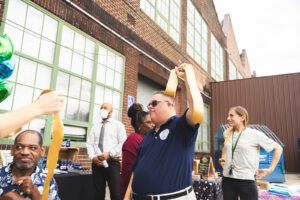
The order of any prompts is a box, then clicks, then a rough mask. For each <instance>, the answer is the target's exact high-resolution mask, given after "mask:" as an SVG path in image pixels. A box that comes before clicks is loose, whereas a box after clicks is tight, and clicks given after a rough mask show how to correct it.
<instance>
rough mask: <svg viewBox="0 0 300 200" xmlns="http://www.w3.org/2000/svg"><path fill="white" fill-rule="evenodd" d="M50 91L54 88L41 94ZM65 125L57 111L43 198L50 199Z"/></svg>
mask: <svg viewBox="0 0 300 200" xmlns="http://www.w3.org/2000/svg"><path fill="white" fill-rule="evenodd" d="M48 92H52V90H44V91H42V93H41V94H40V96H41V95H43V94H46V93H48ZM40 96H39V97H40ZM39 97H38V99H39ZM38 99H37V100H38ZM63 127H64V126H63V123H62V121H61V120H60V117H59V113H55V114H54V116H53V122H52V130H53V133H52V143H51V145H50V148H49V152H48V156H47V168H48V173H47V176H46V178H45V182H44V190H43V195H42V200H48V196H49V190H50V181H51V179H52V177H53V174H54V169H55V168H56V163H57V160H58V154H59V150H60V148H61V143H62V141H63V137H64V135H63Z"/></svg>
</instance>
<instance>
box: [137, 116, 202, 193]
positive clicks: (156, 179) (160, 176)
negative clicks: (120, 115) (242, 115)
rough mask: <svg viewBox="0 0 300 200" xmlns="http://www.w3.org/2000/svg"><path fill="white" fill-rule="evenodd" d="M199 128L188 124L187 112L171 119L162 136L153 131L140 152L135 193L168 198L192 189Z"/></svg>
mask: <svg viewBox="0 0 300 200" xmlns="http://www.w3.org/2000/svg"><path fill="white" fill-rule="evenodd" d="M198 127H199V124H197V125H196V126H195V127H192V126H190V125H189V124H188V123H187V121H186V112H185V113H184V115H182V116H180V117H179V116H173V117H171V118H170V119H169V120H168V121H167V122H166V123H165V124H163V125H162V126H161V127H160V129H159V130H158V132H155V129H152V130H150V132H149V134H147V135H146V136H145V138H144V139H143V141H142V142H141V144H140V145H139V148H138V149H137V156H136V159H135V162H134V165H133V167H132V170H133V172H134V177H133V181H132V190H133V192H135V193H137V194H153V195H154V194H164V193H170V192H175V191H178V190H181V189H184V188H186V187H188V186H190V185H192V171H193V160H194V150H195V141H196V137H197V133H198V131H197V130H198Z"/></svg>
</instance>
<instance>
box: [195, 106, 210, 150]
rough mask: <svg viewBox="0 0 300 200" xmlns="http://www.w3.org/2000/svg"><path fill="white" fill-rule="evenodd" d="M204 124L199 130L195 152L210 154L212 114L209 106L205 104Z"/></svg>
mask: <svg viewBox="0 0 300 200" xmlns="http://www.w3.org/2000/svg"><path fill="white" fill-rule="evenodd" d="M203 115H204V116H203V123H202V124H201V126H200V128H199V129H198V136H197V139H196V145H195V152H209V148H210V146H209V145H210V142H209V141H210V136H209V127H210V112H209V105H207V104H204V113H203Z"/></svg>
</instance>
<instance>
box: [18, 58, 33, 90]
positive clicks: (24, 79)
mask: <svg viewBox="0 0 300 200" xmlns="http://www.w3.org/2000/svg"><path fill="white" fill-rule="evenodd" d="M35 72H36V62H33V61H31V60H28V59H25V58H21V59H20V64H19V72H18V78H17V80H18V83H22V84H26V85H30V86H32V87H33V86H34V81H35Z"/></svg>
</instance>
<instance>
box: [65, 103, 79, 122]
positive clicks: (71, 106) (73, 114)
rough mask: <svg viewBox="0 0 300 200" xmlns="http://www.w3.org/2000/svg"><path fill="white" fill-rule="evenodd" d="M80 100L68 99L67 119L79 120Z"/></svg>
mask: <svg viewBox="0 0 300 200" xmlns="http://www.w3.org/2000/svg"><path fill="white" fill-rule="evenodd" d="M78 107H79V100H76V99H72V98H68V108H67V119H69V120H77V113H78Z"/></svg>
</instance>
